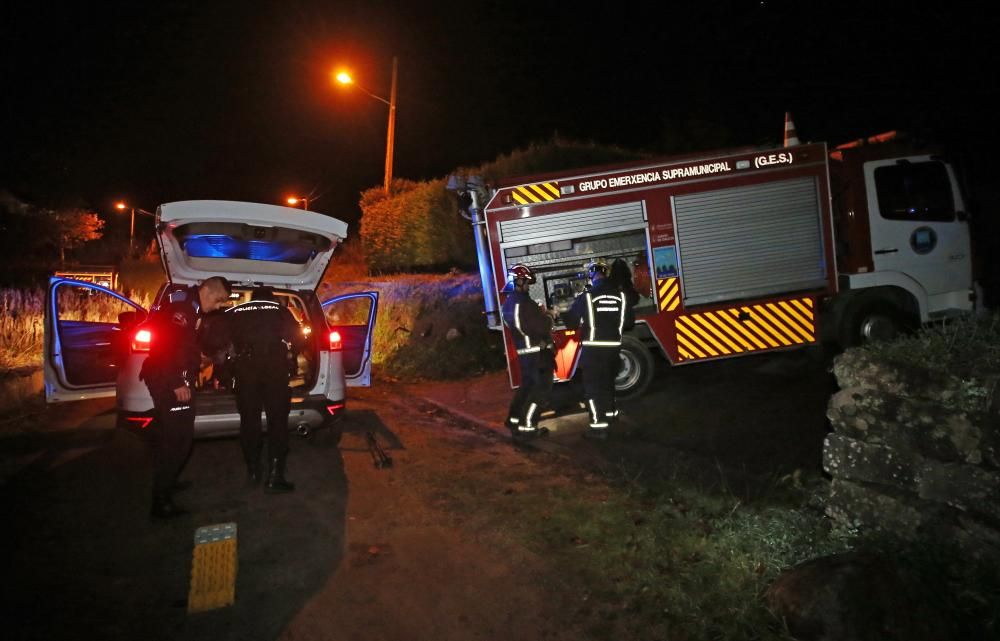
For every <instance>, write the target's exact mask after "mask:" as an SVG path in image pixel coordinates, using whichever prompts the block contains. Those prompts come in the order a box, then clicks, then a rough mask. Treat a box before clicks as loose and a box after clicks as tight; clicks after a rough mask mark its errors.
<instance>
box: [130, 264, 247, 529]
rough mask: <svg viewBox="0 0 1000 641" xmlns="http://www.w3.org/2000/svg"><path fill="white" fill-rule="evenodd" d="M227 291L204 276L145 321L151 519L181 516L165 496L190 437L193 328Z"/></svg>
mask: <svg viewBox="0 0 1000 641" xmlns="http://www.w3.org/2000/svg"><path fill="white" fill-rule="evenodd" d="M229 292H230V286H229V283H228V282H227V281H226V280H225V279H224V278H220V277H215V278H210V279H208V280H206V281H205V283H203V284H202V285H201V286H194V287H188V288H185V289H182V290H178V291H176V292H173V293H172V294H170V295H169V296H168V300H167V302H165V303H161V305H160V307H159V308H158V309H157V310H156V311H154V312H153V314H152V315H151V316H150V317H149V320H148V321H147V322H146V327H148V328H149V330H150V332H151V333H152V335H153V340H152V342H151V343H150V347H149V356H147V357H146V360H145V361H144V362H143V364H142V370H141V371H140V372H139V378H140V380H142V381H144V382H145V383H146V387H148V388H149V393H150V395H151V396H152V397H153V413H154V417H155V419H156V420H155V422H154V424H153V429H152V434H151V438H152V442H151V446H152V447H151V450H152V459H153V507H152V515H153V516H154V517H158V518H168V517H171V516H175V515H177V514H182V513H183V512H184V511H183V510H181V509H180V508H178V507H177V506H176V505H175V504H174V502H173V498H172V496H171V494H172V491H173V489H174V487H175V486H176V484H177V477H178V476H179V475H180V472H181V469H182V468H183V467H184V463H185V462H186V460H187V457H188V454H189V453H190V451H191V443H192V440H193V436H194V417H195V406H194V395H193V393H192V390H193V388H194V385H195V383H196V382H197V380H198V373H199V370H200V368H201V349H200V348H199V345H198V327H199V323H200V320H201V314H202V313H203V312H205V313H207V312H211V311H214V310H215V309H218V308H219V307H220V306H221V305H222V304H223V302H225V300H227V299H228V297H229ZM185 390H186V391H185ZM182 397H183V398H182Z"/></svg>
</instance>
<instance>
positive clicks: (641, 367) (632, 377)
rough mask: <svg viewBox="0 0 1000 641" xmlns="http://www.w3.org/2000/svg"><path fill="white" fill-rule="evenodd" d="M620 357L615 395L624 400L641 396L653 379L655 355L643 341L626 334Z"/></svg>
mask: <svg viewBox="0 0 1000 641" xmlns="http://www.w3.org/2000/svg"><path fill="white" fill-rule="evenodd" d="M618 357H619V359H620V360H621V365H620V366H619V369H618V375H617V376H615V396H616V397H617V398H619V399H623V400H624V399H629V398H636V397H638V396H641V395H642V394H643V393H644V392H645V391H646V389H647V388H648V387H649V384H650V382H651V381H652V380H653V371H654V369H655V368H656V363H655V361H654V360H653V355H652V354H650V352H649V349H647V348H646V346H645V345H643V344H642V342H641V341H639V340H637V339H635V338H632V337H631V336H624V337H622V348H621V351H620V352H619V354H618Z"/></svg>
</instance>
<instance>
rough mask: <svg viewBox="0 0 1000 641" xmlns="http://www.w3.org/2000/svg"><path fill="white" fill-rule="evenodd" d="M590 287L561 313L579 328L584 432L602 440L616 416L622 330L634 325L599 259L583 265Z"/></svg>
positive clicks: (629, 310) (622, 297) (623, 296)
mask: <svg viewBox="0 0 1000 641" xmlns="http://www.w3.org/2000/svg"><path fill="white" fill-rule="evenodd" d="M587 274H588V276H589V278H590V284H591V286H590V288H589V289H588V290H587V291H585V292H583V293H582V294H580V295H579V296H577V298H576V300H574V301H573V305H572V306H571V307H570V309H569V311H568V312H567V313H566V315H565V316H564V319H565V321H566V326H567V327H568V328H570V329H579V334H580V345H581V350H582V351H581V354H580V370H581V372H582V377H583V394H584V398H585V400H586V404H587V411H588V412H589V413H590V424H589V426H588V428H587V431H586V432H585V433H584V435H585V436H586V437H588V438H597V439H606V438H607V437H608V428H609V427H610V426H611V424H612V423H614V421H615V419H616V418H617V417H618V410H617V409H616V408H615V376H616V375H617V374H618V369H619V367H620V366H621V363H620V361H619V352H620V351H621V345H622V331H623V330H625V329H630V328H631V327H632V326H633V325H635V314H634V313H633V311H632V306H631V305H630V304H629V303H628V299H627V296H626V294H625V293H624V292H623V291H622V290H621V288H620V287H619V286H618V285H616V284H615V283H614V282H613V281H611V280H609V279H608V264H607V263H606V262H605V261H604V260H603V259H601V258H597V259H594V260H592V261H590V263H589V264H588V265H587Z"/></svg>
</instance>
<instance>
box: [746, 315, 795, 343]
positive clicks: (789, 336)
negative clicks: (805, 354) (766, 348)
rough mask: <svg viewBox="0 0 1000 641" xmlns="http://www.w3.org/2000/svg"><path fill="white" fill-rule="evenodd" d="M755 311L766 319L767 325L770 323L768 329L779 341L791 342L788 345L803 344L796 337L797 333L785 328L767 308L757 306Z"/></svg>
mask: <svg viewBox="0 0 1000 641" xmlns="http://www.w3.org/2000/svg"><path fill="white" fill-rule="evenodd" d="M754 309H756V310H757V313H758V314H759V315H760V318H761V319H764V320H766V321H767V323H769V324H768V325H767V328H768V329H769V330H771V332H772V333H774V335H775V336H777V337H778V338H779V339H784V340H787V341H790V342H788V343H786V345H791V344H792V343H801V342H802V341H800V340H799V337H798V336H796V335H795V332H793V331H791V330H790V329H788V328H787V327H785V324H784V323H782V322H781V320H779V319H777V318H775V317H774V316H773V315H772V314H771V312H770V311H768V309H767V307H765V306H764V305H757V306H756V307H755V308H754Z"/></svg>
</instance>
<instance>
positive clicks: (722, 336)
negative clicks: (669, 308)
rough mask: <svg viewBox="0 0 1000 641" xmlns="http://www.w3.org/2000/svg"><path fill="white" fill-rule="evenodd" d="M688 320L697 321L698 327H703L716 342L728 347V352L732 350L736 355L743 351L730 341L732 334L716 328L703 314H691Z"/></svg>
mask: <svg viewBox="0 0 1000 641" xmlns="http://www.w3.org/2000/svg"><path fill="white" fill-rule="evenodd" d="M688 318H691V319H693V320H695V321H697V322H698V323H699V324H700V325H703V326H704V327H705V330H706V331H708V332H709V333H710V334H711V335H712V336H714V337H715V338H717V339H718V340H720V341H722V342H723V343H725V344H726V345H728V346H729V349H730V350H732V351H734V352H737V353H739V352H742V351H743V348H742V347H740V346H739V345H737V344H736V343H734V342H733V341H732V340H730V339H732V338H733V336H732V334H731V333H730V332H728V331H726V330H725V329H724V328H721V327H716V326H715V325H714V324H713V323H711V322H710V321H709V320H708V319H707V318H705V315H704V314H692V315H691V316H689V317H688Z"/></svg>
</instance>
